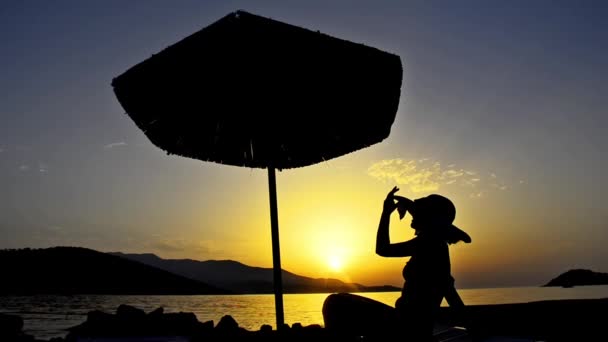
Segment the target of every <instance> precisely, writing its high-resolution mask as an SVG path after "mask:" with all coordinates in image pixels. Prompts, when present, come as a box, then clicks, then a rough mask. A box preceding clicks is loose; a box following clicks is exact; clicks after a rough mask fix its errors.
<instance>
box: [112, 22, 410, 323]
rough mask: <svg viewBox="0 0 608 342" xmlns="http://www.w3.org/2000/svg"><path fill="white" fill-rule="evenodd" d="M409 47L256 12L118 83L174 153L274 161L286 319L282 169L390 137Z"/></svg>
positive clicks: (146, 127) (190, 40)
mask: <svg viewBox="0 0 608 342" xmlns="http://www.w3.org/2000/svg"><path fill="white" fill-rule="evenodd" d="M401 83H402V66H401V59H400V58H399V56H397V55H394V54H390V53H387V52H384V51H381V50H378V49H376V48H373V47H369V46H365V45H363V44H357V43H353V42H349V41H346V40H342V39H338V38H334V37H331V36H328V35H326V34H323V33H320V32H318V31H311V30H308V29H304V28H301V27H297V26H293V25H289V24H285V23H282V22H279V21H275V20H272V19H269V18H265V17H261V16H257V15H253V14H250V13H247V12H244V11H237V12H234V13H230V14H228V15H227V16H225V17H224V18H222V19H220V20H218V21H216V22H215V23H213V24H211V25H209V26H207V27H205V28H203V29H202V30H200V31H198V32H196V33H194V34H192V35H190V36H188V37H186V38H184V39H183V40H181V41H179V42H177V43H175V44H174V45H171V46H169V47H167V48H165V49H164V50H162V51H161V52H159V53H158V54H155V55H153V56H152V57H150V58H148V59H146V60H144V61H143V62H141V63H139V64H137V65H135V66H133V67H132V68H130V69H129V70H127V71H126V72H124V73H123V74H122V75H119V76H118V77H116V78H115V79H114V80H113V81H112V86H113V88H114V93H115V94H116V97H117V99H118V101H119V102H120V104H121V105H122V107H123V108H124V109H125V111H126V112H127V114H128V115H129V117H130V118H131V119H132V120H133V121H134V122H135V124H136V125H137V126H138V127H139V128H140V129H141V130H142V131H143V132H144V133H145V135H146V136H147V137H148V138H149V139H150V141H152V143H153V144H155V145H156V146H158V147H159V148H161V149H163V150H165V151H166V152H167V153H169V154H176V155H180V156H184V157H189V158H195V159H200V160H203V161H210V162H216V163H221V164H227V165H236V166H244V167H249V168H268V183H269V199H270V221H271V235H272V250H273V270H274V272H273V274H274V279H273V282H274V290H275V306H276V316H277V328H282V327H283V319H284V317H283V299H282V282H281V261H280V248H279V224H278V209H277V198H276V178H275V169H279V170H281V169H289V168H296V167H303V166H307V165H312V164H315V163H318V162H321V161H325V160H329V159H332V158H336V157H339V156H341V155H344V154H347V153H350V152H353V151H356V150H359V149H362V148H365V147H367V146H370V145H373V144H375V143H378V142H380V141H382V140H383V139H385V138H386V137H388V135H389V134H390V130H391V126H392V124H393V121H394V120H395V115H396V112H397V108H398V105H399V97H400V95H401Z"/></svg>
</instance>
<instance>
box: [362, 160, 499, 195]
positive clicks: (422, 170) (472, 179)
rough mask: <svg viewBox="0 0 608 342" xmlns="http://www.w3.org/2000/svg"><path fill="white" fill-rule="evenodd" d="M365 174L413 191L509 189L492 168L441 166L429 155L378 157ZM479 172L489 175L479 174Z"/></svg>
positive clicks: (477, 191) (477, 192) (476, 193)
mask: <svg viewBox="0 0 608 342" xmlns="http://www.w3.org/2000/svg"><path fill="white" fill-rule="evenodd" d="M367 172H368V174H369V175H370V176H372V177H374V178H376V179H378V180H381V181H385V182H389V183H396V184H397V185H400V186H407V187H409V188H410V190H411V191H412V192H415V193H418V192H427V193H428V192H434V191H437V190H439V189H441V188H442V187H448V186H449V187H462V188H465V189H468V190H467V191H470V194H469V195H470V197H472V198H482V197H485V196H486V194H487V193H488V191H489V190H492V189H495V190H499V191H504V190H507V189H509V186H508V185H507V184H506V182H505V181H504V180H502V179H500V178H499V177H498V176H497V175H496V173H494V172H481V171H479V170H471V169H466V170H465V169H463V168H458V167H456V164H448V165H447V167H442V166H441V163H440V162H438V161H434V160H432V159H430V158H419V159H411V160H405V159H401V158H395V159H386V160H381V161H379V162H376V163H374V164H372V165H371V166H370V167H369V168H368V170H367ZM482 175H489V176H487V177H482Z"/></svg>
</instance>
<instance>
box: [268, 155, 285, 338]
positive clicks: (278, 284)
mask: <svg viewBox="0 0 608 342" xmlns="http://www.w3.org/2000/svg"><path fill="white" fill-rule="evenodd" d="M268 193H269V197H270V229H271V234H272V270H273V282H272V283H273V284H274V306H275V311H276V315H277V330H279V329H282V328H283V324H284V322H285V319H284V315H283V281H282V279H281V250H280V247H279V212H278V209H277V181H276V176H275V170H274V167H271V166H269V167H268Z"/></svg>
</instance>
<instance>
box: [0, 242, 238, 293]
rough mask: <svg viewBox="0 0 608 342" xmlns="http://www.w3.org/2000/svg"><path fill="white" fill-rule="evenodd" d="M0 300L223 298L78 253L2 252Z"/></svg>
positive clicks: (115, 260) (176, 278)
mask: <svg viewBox="0 0 608 342" xmlns="http://www.w3.org/2000/svg"><path fill="white" fill-rule="evenodd" d="M0 270H1V272H2V281H0V294H1V295H6V294H9V295H10V294H16V295H34V294H66V295H71V294H146V295H153V294H226V293H229V291H227V290H225V289H220V288H217V287H214V286H211V285H208V284H204V283H202V282H200V281H197V280H193V279H189V278H186V277H183V276H180V275H177V274H174V273H171V272H167V271H165V270H161V269H159V268H156V267H152V266H149V265H145V264H142V263H140V262H137V261H133V260H129V259H125V258H121V257H119V256H116V255H111V254H108V253H102V252H98V251H95V250H92V249H86V248H80V247H52V248H45V249H30V248H24V249H7V250H0Z"/></svg>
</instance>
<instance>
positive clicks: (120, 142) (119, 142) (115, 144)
mask: <svg viewBox="0 0 608 342" xmlns="http://www.w3.org/2000/svg"><path fill="white" fill-rule="evenodd" d="M120 146H127V143H126V142H124V141H117V142H113V143H109V144H107V145H104V146H103V148H105V149H106V150H108V149H111V148H115V147H120Z"/></svg>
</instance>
